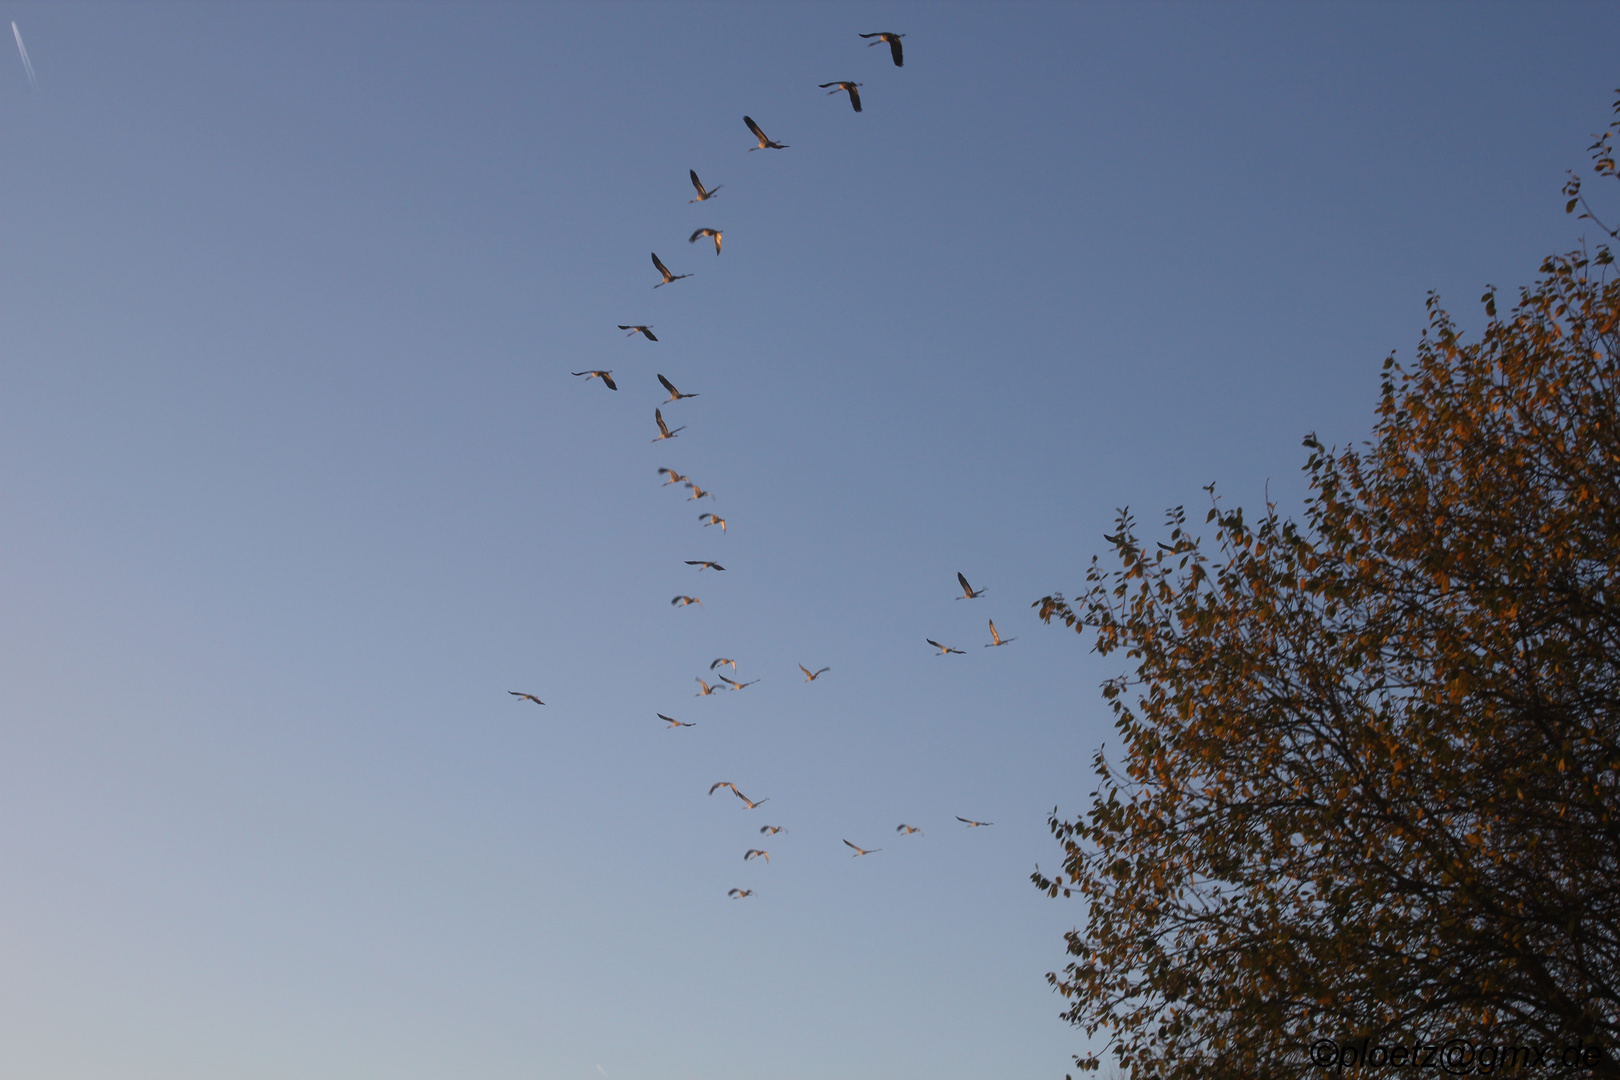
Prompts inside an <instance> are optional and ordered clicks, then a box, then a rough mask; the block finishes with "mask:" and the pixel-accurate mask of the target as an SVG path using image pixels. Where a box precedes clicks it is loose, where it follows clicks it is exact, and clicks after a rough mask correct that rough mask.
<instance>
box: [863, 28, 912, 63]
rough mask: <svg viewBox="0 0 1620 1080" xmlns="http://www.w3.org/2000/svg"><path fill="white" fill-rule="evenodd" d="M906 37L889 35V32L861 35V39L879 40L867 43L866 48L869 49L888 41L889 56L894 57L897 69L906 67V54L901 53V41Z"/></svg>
mask: <svg viewBox="0 0 1620 1080" xmlns="http://www.w3.org/2000/svg"><path fill="white" fill-rule="evenodd" d="M905 36H906V35H904V34H891V33H888V32H887V31H884V32H881V33H876V34H862V35H861V37H863V38H877V40H876V41H869V42H867V44H866V47H867V48H869V49H870V48H871V47H872V46H873V45H882V44H883V43H884V42H885V41H887V42H888V43H889V55H890V56H892V57H894V66H895V67H905V66H906V58H905V54H904V53H902V52H901V51H900V39H901V38H903V37H905Z"/></svg>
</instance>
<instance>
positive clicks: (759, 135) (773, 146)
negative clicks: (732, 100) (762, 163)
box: [743, 116, 787, 153]
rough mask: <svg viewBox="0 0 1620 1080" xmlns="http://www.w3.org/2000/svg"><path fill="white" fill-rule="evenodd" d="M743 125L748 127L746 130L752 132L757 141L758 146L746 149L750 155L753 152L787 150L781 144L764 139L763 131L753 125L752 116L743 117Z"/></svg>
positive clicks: (756, 125)
mask: <svg viewBox="0 0 1620 1080" xmlns="http://www.w3.org/2000/svg"><path fill="white" fill-rule="evenodd" d="M743 123H745V124H747V125H748V130H749V131H752V132H753V133H754V138H756V139H758V140H759V145H758V146H750V147H749V148H748V150H749V152H750V153H752V152H753V151H755V150H786V149H787V147H785V146H783V145H782V144H781V143H779V142H772V141H771V140H770V139H768V138H766V136H765V133H764V132H763V131H761V130H759V125H758V124H756V123H754V118H753V117H752V116H745V117H743Z"/></svg>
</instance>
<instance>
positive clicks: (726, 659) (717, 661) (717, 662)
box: [709, 656, 737, 675]
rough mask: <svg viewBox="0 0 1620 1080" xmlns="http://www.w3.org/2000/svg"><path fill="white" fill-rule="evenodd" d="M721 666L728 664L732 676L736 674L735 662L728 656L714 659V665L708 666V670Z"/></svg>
mask: <svg viewBox="0 0 1620 1080" xmlns="http://www.w3.org/2000/svg"><path fill="white" fill-rule="evenodd" d="M721 664H730V665H731V672H732V674H734V675H735V674H736V673H737V661H735V660H733V659H731V657H729V656H721V657H717V658H716V659H715V661H714V663H712V664H710V665H709V670H710V671H713V670H714V669H715V668H717V667H719V666H720V665H721Z"/></svg>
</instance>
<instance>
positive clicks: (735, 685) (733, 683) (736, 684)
mask: <svg viewBox="0 0 1620 1080" xmlns="http://www.w3.org/2000/svg"><path fill="white" fill-rule="evenodd" d="M719 679H720V681H721V682H723V683H725V684H726V685H727V686H729V687H731V688H732V689H733V690H742V689H744V688H746V687H749V686H753V685H754V684H755V683H757V682H759V680H758V679H749V680H748V681H747V682H738V681H737V680H736V679H728V678H726V677H725V676H724V675H721V676H719Z"/></svg>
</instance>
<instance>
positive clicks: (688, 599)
mask: <svg viewBox="0 0 1620 1080" xmlns="http://www.w3.org/2000/svg"><path fill="white" fill-rule="evenodd" d="M670 603H671V604H677V605H679V606H680V607H686V606H687V605H688V604H696V605H697V606H698V607H702V606H703V601H701V600H699V599H698V598H697V597H695V596H677V597H676V598H675V599H673V600H671V601H670Z"/></svg>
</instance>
